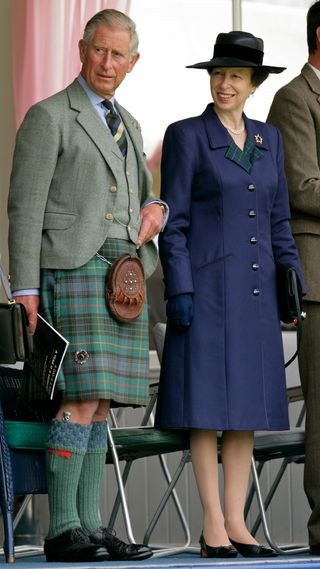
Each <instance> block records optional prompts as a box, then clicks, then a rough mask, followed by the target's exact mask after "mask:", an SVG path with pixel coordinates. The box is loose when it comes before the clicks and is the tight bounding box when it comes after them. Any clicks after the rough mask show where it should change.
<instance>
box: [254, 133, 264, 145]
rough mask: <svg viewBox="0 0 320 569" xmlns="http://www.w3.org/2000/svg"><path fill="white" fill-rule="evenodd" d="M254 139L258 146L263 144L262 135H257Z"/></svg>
mask: <svg viewBox="0 0 320 569" xmlns="http://www.w3.org/2000/svg"><path fill="white" fill-rule="evenodd" d="M254 138H255V141H256V142H257V143H258V144H262V141H263V138H262V136H261V134H255V135H254Z"/></svg>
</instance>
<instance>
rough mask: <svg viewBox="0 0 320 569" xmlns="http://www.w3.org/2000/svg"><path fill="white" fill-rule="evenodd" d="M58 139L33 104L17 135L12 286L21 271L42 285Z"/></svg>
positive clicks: (12, 198) (12, 184)
mask: <svg viewBox="0 0 320 569" xmlns="http://www.w3.org/2000/svg"><path fill="white" fill-rule="evenodd" d="M59 139H60V137H59V133H58V129H57V126H56V123H55V122H54V121H52V118H51V117H50V115H49V114H48V113H47V112H46V111H45V109H43V108H42V107H41V106H39V105H36V106H34V107H31V109H30V110H29V111H28V113H27V115H26V117H25V119H24V121H23V123H22V125H21V127H20V129H19V131H18V134H17V140H16V146H15V151H14V157H13V166H12V173H11V182H10V192H9V200H8V214H9V220H10V225H9V250H10V251H11V252H14V253H15V255H14V260H13V258H12V257H11V259H10V272H11V273H12V275H13V277H14V279H13V282H12V286H13V288H16V286H15V282H14V280H15V275H16V274H18V273H19V274H20V275H24V279H25V283H26V284H27V286H28V288H34V287H39V285H40V251H41V240H42V227H43V216H44V211H45V207H46V202H47V199H48V194H49V189H50V184H51V181H52V177H53V176H54V172H55V168H56V163H57V158H58V155H59ZM16 265H17V266H16ZM18 265H19V267H18ZM21 284H22V283H19V284H18V286H19V287H20V286H21Z"/></svg>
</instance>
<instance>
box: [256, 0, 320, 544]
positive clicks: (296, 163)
mask: <svg viewBox="0 0 320 569" xmlns="http://www.w3.org/2000/svg"><path fill="white" fill-rule="evenodd" d="M307 41H308V51H309V57H308V62H307V63H305V65H304V66H303V68H302V70H301V73H300V75H298V76H297V77H295V78H294V79H293V80H292V81H290V83H288V84H287V85H285V86H283V87H281V89H279V91H278V92H277V93H276V95H275V97H274V99H273V102H272V104H271V108H270V111H269V115H268V118H267V121H268V122H270V123H271V124H273V125H275V126H276V127H278V128H279V129H280V131H281V133H282V137H283V143H284V152H285V172H286V176H287V180H288V188H289V199H290V205H291V214H292V219H291V227H292V233H293V236H294V239H295V242H296V245H297V248H298V251H299V255H300V258H301V264H302V269H303V274H304V278H305V283H306V289H307V295H306V297H305V298H304V305H303V309H304V311H305V312H306V314H307V317H306V320H305V322H304V324H303V333H302V338H301V343H300V348H299V352H298V360H299V371H300V378H301V384H302V390H303V395H304V398H305V402H306V454H305V468H304V487H305V492H306V495H307V497H308V501H309V504H310V507H311V510H312V511H311V515H310V518H309V521H308V532H309V544H310V553H312V554H316V555H320V477H319V468H320V415H319V405H320V391H319V386H320V382H319V369H320V360H319V344H320V287H319V283H320V221H319V216H320V199H319V192H320V108H319V96H320V2H319V1H317V2H314V3H313V4H312V5H311V6H310V8H309V10H308V14H307Z"/></svg>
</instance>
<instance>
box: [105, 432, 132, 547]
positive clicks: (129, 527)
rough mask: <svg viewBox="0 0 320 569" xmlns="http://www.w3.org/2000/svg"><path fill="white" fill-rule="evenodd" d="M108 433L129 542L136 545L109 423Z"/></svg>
mask: <svg viewBox="0 0 320 569" xmlns="http://www.w3.org/2000/svg"><path fill="white" fill-rule="evenodd" d="M107 433H108V442H109V446H110V450H111V454H112V458H113V465H114V469H115V474H116V478H117V483H118V491H119V493H120V500H121V506H122V512H123V517H124V523H125V526H126V531H127V536H128V540H129V542H130V543H136V541H135V539H134V537H133V532H132V525H131V520H130V515H129V510H128V504H127V498H126V495H125V491H124V484H123V480H122V475H121V469H120V464H119V459H118V454H117V451H116V447H115V444H114V440H113V436H112V433H111V429H110V426H109V423H108V422H107Z"/></svg>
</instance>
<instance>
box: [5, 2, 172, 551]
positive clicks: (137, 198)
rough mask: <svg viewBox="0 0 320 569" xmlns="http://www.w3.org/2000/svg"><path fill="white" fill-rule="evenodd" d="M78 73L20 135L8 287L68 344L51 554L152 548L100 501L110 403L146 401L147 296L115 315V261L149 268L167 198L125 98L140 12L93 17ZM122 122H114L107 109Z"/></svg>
mask: <svg viewBox="0 0 320 569" xmlns="http://www.w3.org/2000/svg"><path fill="white" fill-rule="evenodd" d="M79 53H80V59H81V62H82V69H81V74H80V75H79V77H77V78H76V79H75V80H74V81H73V83H72V84H71V85H69V86H68V87H67V88H66V89H63V90H62V91H61V92H59V93H57V94H55V95H53V96H52V97H50V98H48V99H46V100H44V101H41V102H39V103H37V104H36V105H34V106H33V107H31V109H30V110H29V111H28V113H27V115H26V117H25V119H24V121H23V124H22V125H21V128H20V129H19V132H18V134H17V140H16V146H15V152H14V159H13V167H12V175H11V185H10V192H9V201H8V213H9V256H10V274H11V284H12V288H13V290H15V295H16V299H17V301H19V302H22V303H23V304H24V305H25V307H26V309H27V313H28V317H29V323H30V331H31V332H34V330H35V327H36V320H37V312H40V313H41V314H42V315H43V316H44V317H45V318H46V319H47V320H48V321H49V322H50V323H51V324H53V326H54V327H55V328H56V329H57V330H58V331H59V332H60V333H61V334H62V335H63V336H65V337H66V338H67V339H68V340H69V341H70V345H69V348H68V351H67V354H66V357H65V359H64V362H63V369H62V372H61V374H60V376H59V378H58V384H57V393H58V394H60V397H61V405H60V408H59V411H58V413H57V415H56V417H55V418H54V419H53V420H52V424H51V428H50V431H49V437H48V443H47V458H46V460H47V479H48V498H49V513H50V523H49V530H48V535H47V537H46V539H45V543H44V551H45V554H46V558H47V560H48V561H64V562H78V561H103V560H105V559H108V558H111V559H122V560H125V561H127V560H133V559H145V558H147V557H150V555H152V550H151V549H150V548H149V547H147V546H145V545H142V544H126V543H124V542H123V541H121V540H120V539H119V538H117V537H116V535H115V534H114V533H113V532H110V531H108V530H107V529H106V528H104V527H103V525H102V522H101V518H100V513H99V500H100V490H101V484H102V476H103V473H104V465H105V455H106V445H107V435H106V422H105V419H106V417H107V413H108V410H109V407H110V405H144V404H146V403H147V401H148V388H149V385H148V371H149V349H148V321H147V303H145V306H144V310H143V312H142V314H141V315H140V316H139V318H138V319H137V320H136V321H134V322H130V323H128V324H122V323H119V322H117V321H116V320H114V319H113V318H112V316H111V315H110V314H109V312H108V310H107V307H106V302H105V280H106V276H107V274H108V271H109V265H110V264H111V263H112V262H113V261H114V260H115V259H117V258H118V257H119V256H121V255H122V254H123V253H132V254H135V253H136V251H138V253H139V255H140V257H141V260H142V262H143V264H144V270H145V276H146V277H148V276H149V275H150V274H151V273H152V272H153V270H154V268H155V266H156V263H157V251H156V247H155V245H154V244H153V242H152V238H153V237H154V236H155V235H156V234H157V233H158V232H159V231H160V229H161V228H162V226H163V224H164V210H166V209H167V208H166V205H165V204H163V203H162V202H161V200H159V199H155V198H153V197H152V195H151V191H150V189H151V175H150V173H149V171H148V169H147V166H146V160H145V155H144V153H143V141H142V136H141V129H140V126H139V123H138V122H137V121H136V120H135V118H134V117H133V116H132V115H131V114H130V113H129V112H128V111H127V110H126V109H124V108H123V107H122V106H121V105H119V104H118V103H117V101H116V100H115V93H116V90H117V88H118V87H119V85H120V84H121V83H122V82H123V80H124V79H125V77H126V74H127V73H129V72H131V71H132V69H133V68H134V66H135V64H136V62H137V61H138V59H139V53H138V36H137V33H136V29H135V24H134V22H133V21H132V20H131V19H130V18H129V17H127V16H126V15H125V14H123V13H121V12H119V11H117V10H112V9H106V10H102V11H101V12H99V13H97V14H96V15H94V16H93V17H92V18H91V19H90V20H89V21H88V23H87V25H86V27H85V31H84V35H83V39H81V40H80V42H79ZM109 115H110V116H111V119H112V121H113V125H114V123H115V122H116V123H117V130H116V131H115V130H111V126H112V125H111V126H110V127H109V119H110V116H109Z"/></svg>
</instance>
